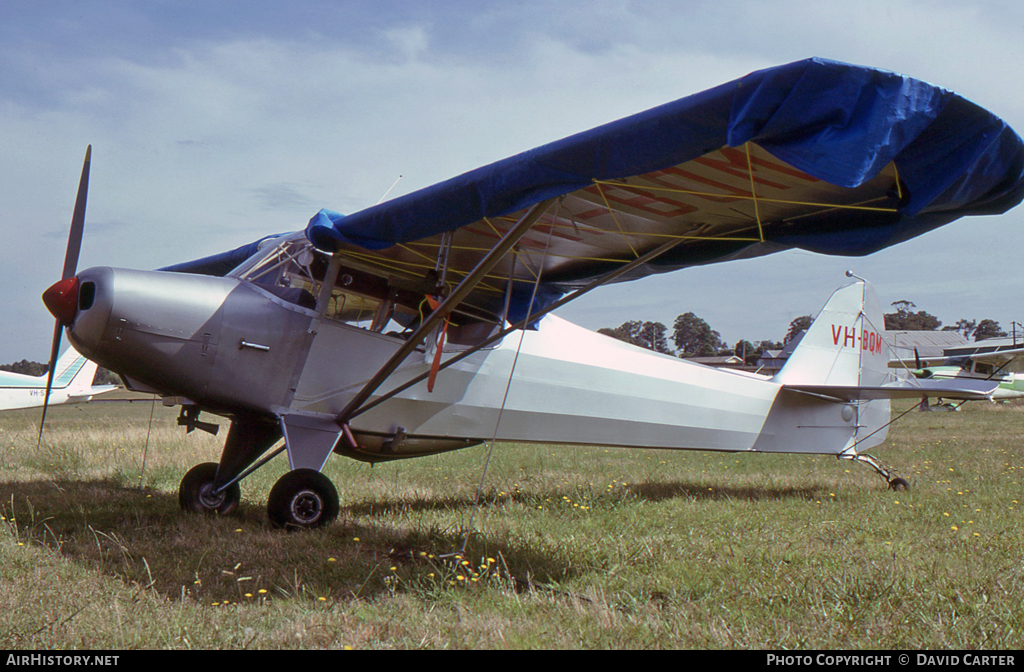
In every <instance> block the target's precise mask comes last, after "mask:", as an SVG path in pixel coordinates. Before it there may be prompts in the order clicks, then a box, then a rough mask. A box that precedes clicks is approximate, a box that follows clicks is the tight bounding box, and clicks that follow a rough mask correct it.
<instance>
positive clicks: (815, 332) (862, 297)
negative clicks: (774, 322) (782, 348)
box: [773, 273, 892, 452]
mask: <svg viewBox="0 0 1024 672" xmlns="http://www.w3.org/2000/svg"><path fill="white" fill-rule="evenodd" d="M847 276H849V277H854V276H852V275H851V274H850V273H847ZM884 328H885V316H884V315H883V313H882V307H881V304H880V303H879V302H878V296H877V295H876V294H875V290H874V288H873V287H872V286H871V284H870V283H869V282H867V281H866V280H861V279H857V280H855V281H854V282H851V283H850V284H848V285H845V286H843V287H840V288H839V289H837V290H836V291H835V292H834V293H833V294H832V296H831V298H829V300H828V302H827V303H826V304H825V307H824V308H822V309H821V312H820V313H818V316H817V317H816V318H815V319H814V322H812V323H811V327H810V329H808V330H807V333H806V334H804V337H803V339H802V340H801V341H800V343H799V345H798V346H797V347H796V349H795V350H794V351H793V354H792V355H791V356H790V357H789V359H788V360H786V364H785V365H784V366H783V367H782V370H781V371H779V372H778V373H777V374H776V375H775V377H774V379H773V380H775V382H778V383H782V385H783V387H784V388H786V389H790V390H795V391H800V392H807V393H810V394H818V395H824V396H829V397H833V396H834V397H840V398H844V399H845V400H846V401H847V403H848V404H849V410H848V412H850V411H852V417H851V420H852V421H853V422H852V424H853V425H854V431H853V434H852V436H851V437H850V438H849V443H847V445H846V447H847V448H853V447H854V446H856V448H853V449H854V450H856V451H858V452H859V451H861V450H867V449H868V448H871V447H873V446H877V445H879V444H880V443H882V442H883V441H885V437H886V434H887V433H888V432H887V426H888V422H889V419H890V408H889V397H890V396H892V395H891V394H888V391H885V392H884V393H881V394H878V392H877V391H878V390H879V389H880V388H881V387H882V385H883V384H884V383H886V382H888V381H889V380H890V372H889V369H888V364H889V357H888V355H887V354H886V347H885V343H884V341H883V340H882V331H883V330H884ZM869 390H870V391H871V392H872V393H867V392H868V391H869ZM879 397H881V398H879ZM844 417H845V416H844Z"/></svg>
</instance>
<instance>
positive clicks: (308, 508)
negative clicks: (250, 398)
mask: <svg viewBox="0 0 1024 672" xmlns="http://www.w3.org/2000/svg"><path fill="white" fill-rule="evenodd" d="M197 417H198V413H196V414H194V416H193V417H191V420H192V421H193V422H194V421H195V419H196V418H197ZM298 429H300V430H301V427H300V428H298ZM281 436H282V434H281V430H280V428H279V427H278V425H277V424H276V423H273V422H268V421H266V420H265V419H262V418H260V417H258V416H244V415H241V416H239V417H236V418H235V419H233V420H232V422H231V429H230V430H229V432H228V438H227V441H226V442H225V444H224V453H223V455H222V456H221V460H220V463H219V464H218V463H215V462H206V463H203V464H199V465H196V466H195V467H193V468H192V469H191V470H189V472H188V473H187V474H185V478H183V479H182V480H181V485H180V486H179V487H178V504H179V505H180V506H181V508H182V509H183V510H185V511H191V512H195V513H208V514H216V515H228V514H230V513H232V512H234V511H235V510H236V509H237V508H238V504H239V502H240V501H241V490H240V488H239V486H238V483H239V481H241V480H242V479H243V478H245V477H246V476H248V475H249V474H251V473H252V472H254V471H256V470H257V469H259V468H260V467H262V466H263V465H265V464H266V463H267V462H269V461H270V460H272V459H273V458H274V457H275V456H277V455H279V454H280V453H282V452H284V450H285V447H284V446H281V447H280V448H279V449H277V450H274V451H272V452H269V453H267V451H268V450H270V448H271V447H272V446H273V445H274V444H275V443H276V442H277V441H279V440H280V439H281ZM325 445H326V444H325ZM327 448H330V446H327ZM264 453H267V454H266V455H265V456H264V457H262V458H261V457H260V456H261V455H264ZM257 460H258V461H257ZM321 463H322V462H321ZM339 510H340V507H339V505H338V491H337V489H336V488H335V487H334V484H333V483H331V480H330V479H329V478H327V477H326V476H324V475H323V474H321V473H320V472H319V471H318V470H316V469H306V468H299V469H293V470H292V471H289V472H288V473H286V474H285V475H284V476H282V477H281V478H280V479H278V481H277V483H275V484H274V487H273V489H271V491H270V498H269V500H268V501H267V513H268V514H269V516H270V523H271V524H272V525H273V526H274V527H278V528H282V529H286V530H302V529H313V528H317V527H323V526H324V525H328V524H330V523H331V522H333V521H334V520H335V519H337V517H338V512H339Z"/></svg>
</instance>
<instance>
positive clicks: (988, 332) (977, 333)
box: [973, 319, 1007, 341]
mask: <svg viewBox="0 0 1024 672" xmlns="http://www.w3.org/2000/svg"><path fill="white" fill-rule="evenodd" d="M1006 335H1007V333H1006V332H1005V331H1003V330H1002V328H1001V327H1000V326H999V323H998V322H996V321H995V320H989V319H985V320H982V321H981V322H978V326H977V327H975V329H974V334H973V336H974V340H976V341H984V340H985V339H986V338H1002V337H1003V336H1006Z"/></svg>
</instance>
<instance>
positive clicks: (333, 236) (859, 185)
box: [44, 59, 1024, 528]
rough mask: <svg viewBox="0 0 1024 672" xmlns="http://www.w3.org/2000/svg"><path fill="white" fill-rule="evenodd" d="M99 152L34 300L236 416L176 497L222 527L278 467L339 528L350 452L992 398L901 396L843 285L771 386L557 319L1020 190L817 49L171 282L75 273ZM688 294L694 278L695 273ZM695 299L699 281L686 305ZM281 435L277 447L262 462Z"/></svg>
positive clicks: (845, 427)
mask: <svg viewBox="0 0 1024 672" xmlns="http://www.w3.org/2000/svg"><path fill="white" fill-rule="evenodd" d="M89 156H90V155H89V154H88V153H87V161H86V165H85V167H84V168H83V174H82V182H81V183H80V186H79V199H78V202H77V204H76V210H75V216H74V217H73V220H72V234H71V241H70V242H69V246H68V255H67V257H66V261H65V270H64V274H63V279H62V280H61V281H60V282H58V283H56V284H55V285H53V286H52V287H50V288H49V289H48V290H46V292H45V294H44V301H45V303H46V305H47V306H48V308H49V309H50V311H51V312H52V313H53V314H54V315H55V316H56V318H57V322H58V324H57V330H56V334H55V336H56V337H55V339H54V340H55V343H59V340H60V334H61V331H60V330H61V328H63V329H64V330H65V331H66V333H67V335H68V338H69V339H70V341H71V342H72V343H73V344H74V345H75V347H76V348H78V349H79V350H80V351H81V352H82V353H83V354H85V355H87V356H88V357H89V358H90V359H94V360H95V361H97V362H99V363H100V364H101V365H102V366H104V367H107V368H108V369H111V370H113V371H116V372H118V373H120V374H121V375H122V376H123V377H124V379H125V380H126V381H127V383H128V385H129V386H130V387H131V388H133V389H136V390H144V391H149V392H155V393H159V394H161V395H164V396H165V398H167V399H173V400H174V401H175V402H176V403H180V404H181V411H180V415H179V423H180V424H181V425H183V426H185V427H186V428H187V430H189V431H191V430H193V429H196V428H199V429H211V427H210V423H205V422H203V421H202V420H200V414H201V413H212V414H215V415H220V416H224V417H226V418H229V419H230V421H231V424H230V429H229V431H228V433H227V439H226V441H225V445H224V450H223V454H222V455H221V458H220V461H219V463H217V464H214V463H208V464H200V465H198V466H196V467H195V468H193V469H192V470H190V471H189V472H188V473H187V474H186V475H185V477H184V478H183V480H182V482H181V485H180V488H179V493H178V494H179V502H180V504H181V507H182V508H183V509H186V510H192V511H205V512H217V513H228V512H230V511H232V510H234V509H235V507H237V506H238V503H239V498H240V490H239V481H240V480H242V479H243V478H245V477H246V476H247V475H248V474H250V473H252V472H253V471H254V470H255V469H258V468H259V467H261V466H262V465H263V464H265V463H266V462H268V461H269V460H270V459H271V458H273V456H274V455H276V454H279V453H280V452H286V453H287V456H288V460H289V464H290V468H291V470H290V471H289V472H288V473H286V474H285V475H284V476H283V477H282V478H281V479H280V480H279V481H278V482H277V483H276V484H275V485H274V486H273V488H272V489H271V492H270V495H269V498H268V504H267V509H268V512H269V515H270V519H271V521H272V522H273V523H274V524H275V525H277V526H280V527H285V528H288V527H298V528H309V527H316V526H320V525H323V524H326V523H328V522H330V521H331V520H333V519H334V518H335V517H336V516H337V514H338V511H339V504H338V494H337V491H336V489H335V487H334V485H333V484H332V483H331V481H330V480H329V479H328V478H326V477H325V476H324V475H323V474H322V473H321V469H322V468H323V466H324V464H325V462H326V460H327V459H328V457H329V456H330V455H331V454H332V453H338V454H340V455H344V456H347V457H351V458H355V459H358V460H366V461H369V462H378V461H383V460H395V459H402V458H408V457H416V456H421V455H430V454H434V453H439V452H443V451H449V450H455V449H459V448H464V447H466V446H472V445H476V444H480V443H483V442H486V441H488V440H492V441H493V440H495V439H497V440H511V441H533V442H542V443H548V444H596V445H608V446H624V447H646V448H666V449H682V450H686V449H694V450H718V451H765V452H795V453H819V454H830V455H837V456H839V457H840V458H846V459H851V460H856V461H859V462H863V463H866V464H868V465H870V466H873V467H874V468H875V469H876V470H877V471H878V472H879V473H880V474H881V475H882V476H883V477H884V478H885V479H886V480H887V481H889V482H890V485H891V486H894V487H895V486H899V485H905V482H902V483H901V482H900V481H901V480H902V479H896V478H893V475H892V473H891V472H890V471H889V470H888V469H886V468H884V467H883V466H882V465H881V464H879V463H877V461H876V460H875V459H874V458H872V457H871V456H869V455H866V454H865V453H864V451H865V450H867V449H869V448H871V447H873V446H876V445H878V444H880V443H881V442H882V441H883V440H884V438H885V435H886V431H887V429H886V428H887V426H888V422H889V400H890V399H892V398H900V397H908V396H909V397H914V398H921V397H927V396H943V397H947V398H954V397H956V398H967V399H980V398H987V397H988V396H989V395H990V394H991V393H992V391H993V390H994V388H995V385H994V383H990V382H986V381H981V382H978V381H960V380H957V381H939V382H936V381H922V380H916V379H915V380H910V381H895V380H892V381H890V380H889V376H888V368H887V362H888V357H887V356H886V355H885V354H884V353H883V348H884V344H883V342H882V340H881V337H880V334H881V332H882V330H883V328H884V325H883V318H882V312H881V309H880V307H879V305H878V300H877V299H876V298H875V295H874V292H873V290H872V289H871V287H870V286H869V285H868V283H867V282H865V281H863V280H860V279H855V280H854V282H852V283H851V284H849V285H847V286H845V287H843V288H842V289H840V290H838V291H837V292H836V293H835V294H834V295H833V297H832V298H831V299H830V300H829V302H828V303H827V304H826V306H825V308H824V310H823V311H822V313H821V314H820V315H819V316H818V318H817V319H816V320H815V322H814V326H813V327H812V328H811V330H810V332H809V333H808V334H807V336H806V337H805V338H804V340H803V342H802V343H801V345H800V347H799V348H798V349H797V350H796V352H795V353H794V354H793V356H792V358H791V359H790V360H789V362H788V363H787V364H786V366H785V368H783V369H782V371H780V372H779V373H778V374H777V375H775V376H774V377H766V376H759V375H752V374H745V373H738V372H733V371H722V370H717V369H712V368H708V367H704V366H700V365H696V364H693V363H690V362H687V361H684V360H680V359H677V358H673V357H668V356H664V355H659V354H656V353H652V352H650V351H647V350H641V349H639V348H634V347H632V346H628V345H625V344H622V343H619V342H617V341H615V340H613V339H610V338H608V337H604V336H601V335H599V334H595V333H591V332H588V331H586V330H583V329H580V328H577V327H574V326H572V325H570V324H568V323H567V322H565V321H563V320H561V319H558V318H555V317H554V316H552V315H550V313H551V311H553V310H554V309H556V308H558V307H560V306H562V305H565V303H566V302H568V301H570V300H572V299H574V298H576V297H578V296H581V295H583V294H585V293H587V292H589V291H591V290H593V289H594V288H597V287H600V286H602V285H604V284H606V283H610V282H622V281H627V280H632V279H636V278H640V277H643V276H646V275H649V274H652V273H662V272H669V271H676V270H679V269H683V268H685V267H688V266H693V265H698V264H709V263H715V262H720V261H726V260H734V259H740V258H744V257H754V256H758V255H763V254H769V253H772V252H776V251H780V250H785V249H790V248H800V249H805V250H811V251H814V252H820V253H825V254H833V255H853V256H856V255H865V254H869V253H871V252H874V251H876V250H879V249H882V248H884V247H887V246H890V245H894V244H896V243H899V242H902V241H905V240H907V239H909V238H912V237H914V236H917V235H919V234H922V233H925V232H926V231H929V230H931V229H934V228H936V227H938V226H941V225H944V224H946V223H948V222H950V221H953V220H955V219H957V218H959V217H962V216H964V215H990V214H997V213H1002V212H1004V211H1006V210H1008V209H1009V208H1011V207H1014V206H1016V205H1017V204H1018V203H1019V202H1020V201H1021V200H1022V198H1024V179H1022V171H1024V145H1022V143H1021V140H1020V138H1019V137H1018V136H1017V135H1016V134H1015V133H1014V132H1013V131H1012V130H1011V129H1010V128H1009V127H1007V125H1006V124H1005V123H1003V122H1002V121H1001V120H1000V119H998V118H997V117H995V116H993V115H992V114H990V113H989V112H987V111H985V110H983V109H982V108H980V107H978V106H977V105H975V104H973V103H971V102H969V101H967V100H965V99H963V98H961V97H959V96H957V95H955V94H953V93H951V92H949V91H946V90H943V89H940V88H937V87H935V86H932V85H930V84H926V83H924V82H920V81H917V80H914V79H910V78H907V77H904V76H901V75H897V74H894V73H891V72H886V71H881V70H874V69H869V68H864V67H858V66H852V65H847V64H843V63H837V62H834V61H827V60H820V59H809V60H805V61H800V62H796V63H792V64H789V65H784V66H780V67H775V68H769V69H766V70H761V71H758V72H754V73H751V74H749V75H747V76H745V77H743V78H741V79H738V80H736V81H733V82H729V83H727V84H724V85H721V86H718V87H716V88H713V89H710V90H708V91H705V92H703V93H698V94H696V95H692V96H689V97H686V98H682V99H680V100H677V101H675V102H672V103H668V104H666V105H662V106H660V107H656V108H653V109H651V110H648V111H646V112H641V113H639V114H636V115H634V116H631V117H627V118H624V119H621V120H619V121H615V122H612V123H609V124H606V125H604V126H600V127H598V128H595V129H592V130H590V131H586V132H584V133H580V134H578V135H574V136H571V137H568V138H565V139H563V140H560V141H557V142H554V143H551V144H548V145H544V146H542V147H538V148H536V149H533V150H530V151H527V152H524V153H522V154H519V155H517V156H513V157H511V158H508V159H505V160H502V161H498V162H497V163H493V164H491V165H488V166H484V167H482V168H478V169H476V170H473V171H470V172H468V173H465V174H463V175H461V176H458V177H455V178H453V179H450V180H448V181H445V182H441V183H439V184H437V185H434V186H432V187H428V188H425V189H422V190H420V191H416V192H414V193H410V194H407V195H405V196H401V197H399V198H396V199H393V200H391V201H387V202H384V203H380V204H378V205H375V206H373V207H369V208H367V209H365V210H362V211H360V212H356V213H354V214H351V215H347V216H345V215H341V214H338V213H335V212H331V211H328V210H322V211H320V212H319V213H317V214H316V215H315V216H314V217H313V218H312V219H311V220H310V222H309V225H308V226H307V227H306V229H305V230H303V231H299V232H295V233H290V234H284V235H277V236H270V237H266V238H263V239H261V240H259V241H257V242H255V243H252V244H250V245H246V246H243V247H240V248H238V249H236V250H233V251H231V252H226V253H223V254H220V255H215V256H213V257H207V258H204V259H199V260H196V261H193V262H186V263H183V264H179V265H176V266H170V267H166V268H164V269H162V270H159V271H140V270H129V269H122V268H110V267H97V268H90V269H88V270H85V271H82V272H80V273H77V274H76V272H75V268H76V265H77V257H78V247H79V243H80V240H81V230H82V226H83V222H84V211H85V193H86V189H87V184H88V170H89V168H88V167H89ZM680 280H681V282H683V281H685V275H682V274H681V275H680ZM687 289H689V290H690V291H699V289H698V288H686V287H685V285H682V284H681V287H680V291H685V290H687ZM282 438H283V439H284V444H283V445H282V446H281V447H279V448H277V449H276V450H272V448H273V447H274V446H275V445H276V444H277V443H278V442H279V441H280V439H282Z"/></svg>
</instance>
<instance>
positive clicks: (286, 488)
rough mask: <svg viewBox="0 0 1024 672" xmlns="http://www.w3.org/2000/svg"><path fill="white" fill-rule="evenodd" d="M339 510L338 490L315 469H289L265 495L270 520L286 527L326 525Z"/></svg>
mask: <svg viewBox="0 0 1024 672" xmlns="http://www.w3.org/2000/svg"><path fill="white" fill-rule="evenodd" d="M340 510H341V509H340V507H339V505H338V490H337V489H336V488H335V487H334V484H333V483H331V479H329V478H327V477H326V476H324V475H323V474H321V473H320V472H319V471H317V470H315V469H296V470H295V471H289V472H288V473H287V474H285V475H284V476H282V477H281V478H280V479H278V481H277V483H275V484H274V487H273V488H272V489H271V490H270V497H269V498H268V499H267V514H268V515H269V516H270V523H271V524H272V525H273V526H274V527H279V528H283V529H287V530H311V529H313V528H317V527H323V526H324V525H329V524H331V523H332V522H334V521H335V519H337V517H338V512H339V511H340Z"/></svg>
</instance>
